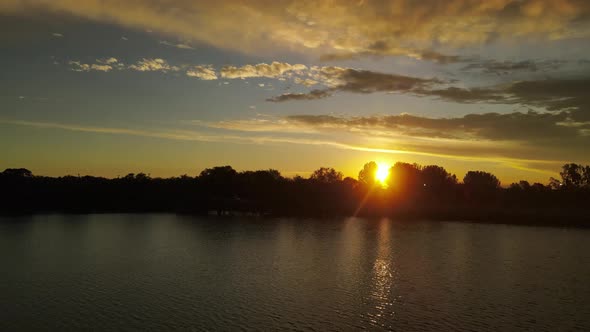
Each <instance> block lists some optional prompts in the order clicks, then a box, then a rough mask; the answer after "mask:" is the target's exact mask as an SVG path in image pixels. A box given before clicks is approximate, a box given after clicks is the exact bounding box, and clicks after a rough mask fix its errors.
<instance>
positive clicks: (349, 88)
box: [267, 66, 442, 102]
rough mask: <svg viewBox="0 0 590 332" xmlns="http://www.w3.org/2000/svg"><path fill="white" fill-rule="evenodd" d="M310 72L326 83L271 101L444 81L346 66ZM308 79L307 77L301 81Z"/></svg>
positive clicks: (396, 89) (419, 87)
mask: <svg viewBox="0 0 590 332" xmlns="http://www.w3.org/2000/svg"><path fill="white" fill-rule="evenodd" d="M308 75H309V76H310V77H311V79H312V80H313V81H314V82H318V83H320V84H323V85H325V86H327V87H328V88H326V89H323V90H321V89H315V90H312V91H311V92H308V93H286V94H282V95H280V96H276V97H273V98H269V99H267V100H268V101H272V102H284V101H289V100H314V99H321V98H326V97H329V96H331V95H332V93H333V92H335V91H346V92H352V93H374V92H400V93H408V92H411V91H414V90H423V89H426V88H428V87H430V86H432V85H434V84H438V83H442V82H441V81H440V80H438V79H434V78H418V77H411V76H404V75H397V74H388V73H379V72H374V71H370V70H359V69H352V68H343V67H331V66H328V67H312V68H310V71H309V73H308ZM302 82H305V81H302Z"/></svg>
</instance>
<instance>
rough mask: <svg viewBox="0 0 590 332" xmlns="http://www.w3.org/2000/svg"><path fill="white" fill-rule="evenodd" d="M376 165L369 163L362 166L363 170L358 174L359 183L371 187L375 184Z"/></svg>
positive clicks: (372, 162)
mask: <svg viewBox="0 0 590 332" xmlns="http://www.w3.org/2000/svg"><path fill="white" fill-rule="evenodd" d="M377 168H378V166H377V163H376V162H374V161H370V162H368V163H366V164H365V166H363V169H362V170H360V172H359V182H361V183H363V184H365V185H368V186H373V185H374V184H375V174H376V173H377Z"/></svg>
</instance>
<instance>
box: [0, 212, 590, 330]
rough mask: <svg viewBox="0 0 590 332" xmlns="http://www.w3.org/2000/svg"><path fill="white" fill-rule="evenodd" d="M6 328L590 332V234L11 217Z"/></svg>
mask: <svg viewBox="0 0 590 332" xmlns="http://www.w3.org/2000/svg"><path fill="white" fill-rule="evenodd" d="M0 263H1V268H0V273H1V274H0V330H1V331H25V330H26V331H31V330H52V331H58V330H138V331H147V330H157V331H161V330H272V329H281V330H316V331H324V330H339V331H346V330H358V329H369V330H380V329H396V330H400V331H410V330H433V331H440V330H478V331H482V330H494V331H496V330H530V331H544V330H545V331H558V330H590V231H588V230H582V229H565V228H550V227H545V228H537V227H519V226H507V225H479V224H465V223H436V222H435V223H430V222H400V221H389V220H385V219H384V220H362V219H344V220H332V221H325V220H324V221H320V220H296V219H278V220H257V219H245V218H242V219H240V218H235V219H215V218H212V219H207V218H195V217H179V216H174V215H85V216H61V215H54V216H36V217H27V218H4V219H0Z"/></svg>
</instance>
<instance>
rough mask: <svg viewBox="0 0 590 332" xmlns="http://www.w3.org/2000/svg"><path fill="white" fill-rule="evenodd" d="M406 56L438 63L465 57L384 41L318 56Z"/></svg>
mask: <svg viewBox="0 0 590 332" xmlns="http://www.w3.org/2000/svg"><path fill="white" fill-rule="evenodd" d="M388 55H392V56H402V55H403V56H407V57H410V58H413V59H416V60H427V61H432V62H435V63H439V64H450V63H457V62H462V61H466V60H467V58H466V57H461V56H458V55H446V54H442V53H439V52H436V51H433V50H418V49H411V48H403V47H398V46H393V45H391V44H389V43H387V42H384V41H377V42H375V43H373V44H371V45H369V46H368V47H367V48H366V49H363V50H361V51H356V52H339V53H327V54H322V55H321V56H320V61H340V60H356V59H359V58H361V57H367V56H372V57H383V56H388Z"/></svg>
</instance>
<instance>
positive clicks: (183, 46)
mask: <svg viewBox="0 0 590 332" xmlns="http://www.w3.org/2000/svg"><path fill="white" fill-rule="evenodd" d="M160 44H162V45H166V46H170V47H176V48H180V49H183V50H194V47H192V46H190V45H188V44H185V43H172V42H169V41H166V40H160Z"/></svg>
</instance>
